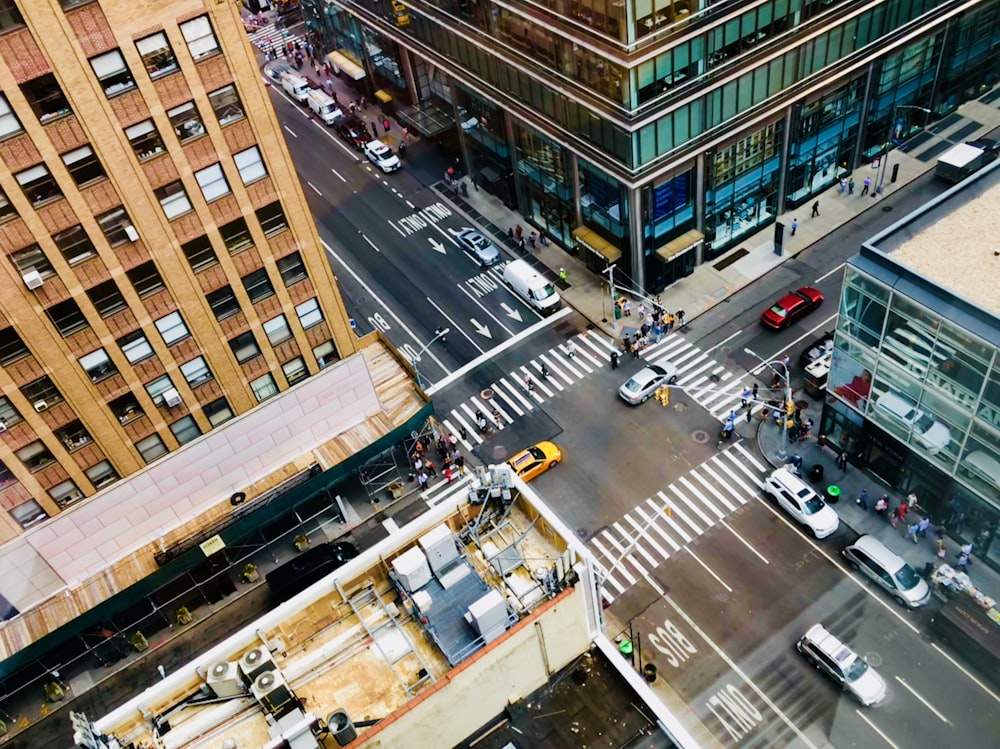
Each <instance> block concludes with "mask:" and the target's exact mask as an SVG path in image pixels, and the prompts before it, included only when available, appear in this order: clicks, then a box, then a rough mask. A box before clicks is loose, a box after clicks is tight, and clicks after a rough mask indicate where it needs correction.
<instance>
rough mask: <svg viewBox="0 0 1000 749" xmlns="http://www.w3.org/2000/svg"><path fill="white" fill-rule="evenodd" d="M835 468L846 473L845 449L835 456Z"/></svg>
mask: <svg viewBox="0 0 1000 749" xmlns="http://www.w3.org/2000/svg"><path fill="white" fill-rule="evenodd" d="M837 469H838V470H840V471H843V472H844V473H847V450H844V451H843V452H842V453H840V455H838V456H837Z"/></svg>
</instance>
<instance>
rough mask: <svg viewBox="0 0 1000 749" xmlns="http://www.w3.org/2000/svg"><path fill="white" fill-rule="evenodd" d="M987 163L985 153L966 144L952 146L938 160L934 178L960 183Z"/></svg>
mask: <svg viewBox="0 0 1000 749" xmlns="http://www.w3.org/2000/svg"><path fill="white" fill-rule="evenodd" d="M987 162H988V156H987V153H986V151H984V150H983V149H982V148H978V147H977V146H973V145H969V144H968V143H959V144H958V145H957V146H952V147H951V148H949V149H948V150H947V151H945V152H944V153H943V154H941V157H940V158H939V159H938V163H937V166H936V167H935V168H934V176H935V177H938V178H939V179H943V180H945V181H946V182H961V181H962V180H963V179H965V178H966V177H968V176H969V175H970V174H972V173H973V172H975V171H977V170H979V169H981V168H982V167H984V166H985V165H986V164H987Z"/></svg>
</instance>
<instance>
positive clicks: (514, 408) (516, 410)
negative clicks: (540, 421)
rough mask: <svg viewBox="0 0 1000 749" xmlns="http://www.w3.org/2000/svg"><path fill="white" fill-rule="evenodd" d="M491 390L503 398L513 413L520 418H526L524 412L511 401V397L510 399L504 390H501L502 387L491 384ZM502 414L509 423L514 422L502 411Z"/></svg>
mask: <svg viewBox="0 0 1000 749" xmlns="http://www.w3.org/2000/svg"><path fill="white" fill-rule="evenodd" d="M490 389H491V390H493V392H494V393H496V394H497V395H499V396H500V397H501V398H503V401H504V403H506V404H507V405H508V406H509V407H510V410H511V411H513V412H514V413H516V414H517V415H518V416H524V411H522V410H521V409H520V408H519V407H518V405H517V404H516V403H515V402H514V401H513V400H511V399H510V397H508V395H507V393H505V392H504V391H503V390H501V389H500V386H499V385H497V383H495V382H492V383H490ZM501 413H503V414H504V416H505V417H506V418H507V421H513V419H512V418H510V417H509V416H507V414H506V413H504V412H503V411H501Z"/></svg>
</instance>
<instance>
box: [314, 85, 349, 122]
mask: <svg viewBox="0 0 1000 749" xmlns="http://www.w3.org/2000/svg"><path fill="white" fill-rule="evenodd" d="M306 103H307V104H308V105H309V109H311V110H312V112H313V114H315V115H316V116H317V117H319V118H320V119H321V120H323V122H325V123H326V124H327V125H332V124H333V123H334V122H336V121H337V120H338V119H340V118H341V117H343V116H344V112H343V111H342V110H341V109H340V107H338V106H337V105H336V104H335V103H334V101H333V99H332V98H331V97H329V96H327V95H326V94H325V93H323V92H322V91H317V90H315V89H313V90H312V91H310V92H309V96H307V97H306Z"/></svg>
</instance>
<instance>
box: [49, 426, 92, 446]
mask: <svg viewBox="0 0 1000 749" xmlns="http://www.w3.org/2000/svg"><path fill="white" fill-rule="evenodd" d="M53 434H55V436H56V437H58V438H59V441H60V442H62V443H63V446H64V447H65V448H66V449H67V450H68V451H70V452H72V451H73V450H79V449H80V448H81V447H84V446H86V445H89V444H90V443H91V442H93V441H94V440H93V438H92V437H91V436H90V433H89V432H88V431H87V429H86V427H84V426H83V424H82V423H81V422H80V420H79V419H77V420H76V421H71V422H70V423H69V424H67V425H66V426H64V427H59V429H56V430H54V431H53Z"/></svg>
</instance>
